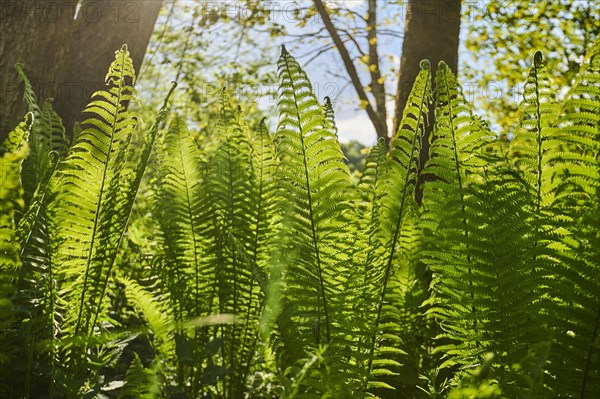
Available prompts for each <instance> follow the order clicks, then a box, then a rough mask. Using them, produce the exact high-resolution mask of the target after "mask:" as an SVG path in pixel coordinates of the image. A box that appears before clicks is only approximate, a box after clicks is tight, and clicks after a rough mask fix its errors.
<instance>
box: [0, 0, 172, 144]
mask: <svg viewBox="0 0 600 399" xmlns="http://www.w3.org/2000/svg"><path fill="white" fill-rule="evenodd" d="M0 2H1V4H2V15H1V19H0V54H1V58H0V83H1V85H2V93H1V96H0V98H1V99H0V140H3V139H4V138H5V137H6V135H7V134H8V132H9V131H10V129H11V128H13V127H14V126H15V125H16V123H17V122H18V121H19V120H20V118H21V117H22V114H23V112H24V111H25V106H24V105H23V101H22V95H21V91H22V85H20V84H19V80H18V76H17V73H16V72H15V70H14V65H15V64H16V63H17V62H19V63H22V64H24V70H25V72H26V73H27V75H28V77H29V79H30V80H31V83H32V86H33V88H34V90H35V91H36V94H38V100H39V101H42V100H44V99H46V98H48V97H52V98H54V108H55V109H56V111H57V112H58V114H59V115H60V116H61V117H62V118H63V122H64V125H65V127H66V128H67V132H69V133H71V132H72V128H73V124H74V123H75V122H76V121H78V120H80V119H81V117H82V115H81V112H82V111H83V109H84V108H85V106H86V105H87V103H88V102H89V100H90V96H91V95H92V94H93V92H94V91H96V90H98V89H99V88H102V87H104V77H105V75H106V71H107V69H108V66H109V65H110V63H111V62H112V61H113V59H114V52H115V50H118V49H119V48H121V46H122V45H123V44H124V43H127V45H128V47H129V51H130V52H131V58H132V60H133V65H134V67H135V68H136V71H138V70H139V68H140V66H141V64H142V60H143V58H144V55H145V53H146V48H147V46H148V42H149V40H150V36H151V35H152V31H153V29H154V24H155V22H156V18H157V17H158V13H159V11H160V9H161V7H162V0H137V1H130V0H84V1H83V2H82V3H81V5H80V7H79V8H78V7H77V1H76V0H65V1H61V2H44V1H39V0H22V1H20V2H9V1H5V0H0Z"/></svg>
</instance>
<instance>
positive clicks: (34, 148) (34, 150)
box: [15, 64, 69, 204]
mask: <svg viewBox="0 0 600 399" xmlns="http://www.w3.org/2000/svg"><path fill="white" fill-rule="evenodd" d="M15 68H16V69H17V72H18V74H19V78H20V79H21V80H22V81H23V85H24V95H23V97H24V99H25V102H26V103H27V108H28V111H29V112H30V113H32V114H33V116H34V120H33V126H32V129H31V134H30V136H29V147H30V154H29V156H28V158H27V160H26V162H25V165H24V167H23V185H24V188H25V201H26V204H29V202H30V200H31V197H32V196H33V193H34V191H35V190H36V188H37V186H38V184H39V182H40V181H41V180H43V179H44V177H45V176H46V174H47V172H48V169H47V168H48V164H49V161H50V160H49V156H50V153H51V152H53V151H54V152H56V153H57V154H58V155H59V156H60V157H61V158H63V157H64V156H65V155H66V154H67V150H68V148H69V141H68V139H67V136H66V134H65V128H64V127H63V124H62V120H61V118H60V117H59V116H58V115H57V114H56V112H55V111H54V109H53V108H52V99H50V98H49V99H46V100H45V101H44V104H43V106H42V108H40V107H39V105H38V99H37V96H36V95H35V92H34V91H33V88H32V86H31V83H30V82H29V79H28V78H27V76H26V75H25V72H24V71H23V66H22V65H20V64H17V65H16V66H15Z"/></svg>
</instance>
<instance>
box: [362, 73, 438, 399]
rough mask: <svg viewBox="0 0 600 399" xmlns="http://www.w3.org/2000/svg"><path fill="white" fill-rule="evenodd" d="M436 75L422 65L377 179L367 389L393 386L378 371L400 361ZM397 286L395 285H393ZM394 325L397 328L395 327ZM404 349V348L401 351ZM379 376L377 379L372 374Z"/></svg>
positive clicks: (367, 302)
mask: <svg viewBox="0 0 600 399" xmlns="http://www.w3.org/2000/svg"><path fill="white" fill-rule="evenodd" d="M430 81H431V75H430V66H429V63H427V62H423V63H422V64H421V72H419V75H418V76H417V78H416V80H415V84H414V85H413V89H412V90H411V94H410V96H409V100H408V103H407V107H406V109H405V110H404V114H403V118H402V122H401V124H400V129H399V130H398V132H397V133H396V135H395V136H394V138H393V140H392V143H391V147H390V152H389V154H388V157H387V160H386V161H384V163H383V165H382V172H381V173H382V176H381V177H380V178H379V179H378V180H377V183H376V186H375V193H376V194H375V195H376V197H377V201H378V205H377V206H376V207H374V211H375V210H376V212H377V215H376V218H375V220H374V221H375V222H376V226H375V227H371V228H370V231H371V234H370V237H369V245H368V253H367V256H366V265H367V267H366V270H365V275H366V286H365V289H366V291H365V294H364V295H365V299H364V303H365V306H368V308H367V309H365V311H364V312H365V314H366V316H367V317H368V318H369V319H370V320H369V321H368V322H367V323H366V325H367V326H370V332H369V333H368V338H367V341H366V342H367V346H366V349H367V353H366V366H365V376H364V377H363V380H364V388H363V389H364V390H366V389H367V388H382V387H390V386H389V384H386V383H384V382H383V381H381V379H380V378H378V376H382V375H388V374H390V372H391V371H390V370H389V368H390V367H396V366H398V362H397V361H394V360H393V358H394V356H396V355H397V354H398V353H399V351H398V346H397V345H398V344H399V339H398V330H397V329H395V328H394V327H392V326H393V325H394V324H395V323H396V322H397V321H398V320H397V318H396V317H395V316H394V314H395V313H396V309H395V307H396V305H398V303H397V300H400V299H399V298H397V296H396V294H397V293H398V291H396V290H395V289H394V288H396V287H394V286H395V273H399V272H400V270H401V269H402V268H404V267H409V266H407V265H402V262H401V260H400V256H399V255H400V254H401V253H402V252H404V251H407V250H410V249H407V248H405V247H403V241H404V239H403V238H404V237H405V235H406V234H407V233H408V234H409V235H410V234H411V232H408V231H407V230H408V229H411V228H412V227H409V226H413V227H414V225H412V224H411V223H409V222H408V220H409V219H410V217H411V216H410V215H411V213H412V212H413V210H414V189H415V184H416V182H417V173H418V172H417V171H418V169H419V167H418V154H419V143H420V137H421V136H422V134H423V130H424V128H425V124H426V121H425V115H426V114H427V112H428V107H429V101H430V98H431V93H430V90H431V87H430ZM392 287H394V288H392ZM390 327H392V328H390ZM400 353H401V352H400ZM372 376H373V377H375V378H372Z"/></svg>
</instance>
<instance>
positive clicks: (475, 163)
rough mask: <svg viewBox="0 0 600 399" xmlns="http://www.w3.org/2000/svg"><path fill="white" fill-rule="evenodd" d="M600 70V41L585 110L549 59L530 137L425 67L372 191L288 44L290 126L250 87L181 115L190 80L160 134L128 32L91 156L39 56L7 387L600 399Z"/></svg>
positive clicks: (527, 98)
mask: <svg viewBox="0 0 600 399" xmlns="http://www.w3.org/2000/svg"><path fill="white" fill-rule="evenodd" d="M599 62H600V42H599V41H596V43H595V44H594V45H593V46H592V47H591V49H590V50H589V53H588V55H587V56H586V58H585V61H584V64H583V66H582V69H581V71H580V72H579V75H578V77H577V79H576V80H575V84H574V86H573V88H572V89H571V90H570V91H569V93H568V94H567V96H566V100H565V101H564V102H562V103H561V102H558V101H557V100H556V98H555V96H554V94H553V92H552V90H551V86H552V84H551V79H550V78H549V74H548V72H547V71H546V68H545V66H544V60H543V58H542V56H541V54H540V53H536V54H535V56H534V57H533V63H532V66H531V69H530V71H529V74H528V75H527V81H526V84H525V94H524V99H523V102H522V104H521V106H520V108H519V112H520V117H519V120H518V127H517V129H516V131H515V133H514V139H513V140H512V141H511V142H510V143H509V145H508V146H507V145H506V142H505V141H504V140H502V139H501V138H499V136H497V135H495V134H494V133H492V132H491V131H490V130H489V128H488V127H487V124H485V122H483V121H482V120H480V119H479V118H478V117H476V116H475V115H474V113H473V110H472V108H471V105H470V104H469V103H468V101H467V100H466V99H465V96H464V95H463V92H462V89H461V87H460V85H459V84H458V83H457V81H456V78H455V77H454V76H453V74H452V73H451V71H450V69H449V68H448V67H447V66H445V65H444V64H440V66H439V68H438V70H437V74H436V76H435V77H434V79H433V87H432V76H431V68H430V65H429V63H428V62H426V61H424V62H422V64H421V67H422V68H421V72H420V73H419V75H418V77H417V78H416V81H415V84H414V85H413V87H412V91H411V94H410V96H409V101H408V105H407V107H406V109H405V110H404V115H403V118H402V122H401V124H400V129H399V131H398V132H397V133H396V134H395V136H394V138H393V141H392V144H391V148H390V150H389V152H388V151H387V150H386V147H385V143H384V142H383V141H380V142H379V143H378V144H377V145H376V146H374V147H373V148H372V149H371V151H370V153H369V154H368V156H367V157H366V159H365V164H364V169H363V170H362V173H361V176H360V179H358V181H357V182H356V183H355V182H354V181H353V179H352V175H351V174H350V170H349V168H348V166H347V165H346V164H345V157H344V154H343V153H342V149H341V146H340V144H339V142H338V140H337V130H336V125H335V120H334V117H333V112H332V107H331V103H330V102H329V101H328V100H326V101H325V103H324V104H323V105H321V104H320V103H319V101H318V100H317V98H316V96H315V95H314V93H313V92H312V86H311V82H310V80H309V79H308V77H307V75H306V74H305V73H304V71H303V70H302V69H301V67H300V65H299V64H298V62H297V61H296V60H295V59H294V58H293V57H292V56H291V55H290V54H289V53H288V52H287V51H286V50H285V48H284V49H283V51H282V54H281V57H280V59H279V63H278V73H279V80H280V82H279V121H278V124H277V130H276V131H275V132H274V133H273V134H270V133H269V132H268V130H267V125H266V123H265V121H264V120H262V121H260V123H255V121H252V120H250V121H248V120H247V117H245V116H244V114H243V112H242V110H241V108H240V107H239V106H238V107H236V106H234V105H232V102H231V100H230V99H229V97H228V94H227V91H226V90H223V93H222V95H221V98H220V111H219V118H218V119H217V120H215V121H214V129H213V131H212V132H211V134H210V135H209V134H206V133H201V134H198V133H197V132H195V131H194V129H188V127H187V126H196V125H195V124H194V123H188V122H189V121H188V118H187V116H184V115H177V116H174V117H173V118H172V119H171V120H170V123H169V127H168V128H167V129H166V130H165V129H162V127H163V126H164V125H165V124H166V122H167V118H169V112H168V106H169V105H168V103H167V100H168V98H169V96H167V100H165V103H164V104H163V107H162V108H161V110H160V112H159V114H158V115H157V116H156V120H155V122H154V124H153V126H152V127H150V128H149V129H144V128H142V127H141V125H140V123H139V121H138V114H137V111H135V110H134V108H133V107H128V105H129V103H131V102H134V101H136V92H135V89H134V84H135V73H134V71H133V67H132V64H131V60H130V59H129V56H128V52H127V49H126V47H124V48H122V49H121V50H120V51H118V52H117V53H116V59H115V61H114V63H113V64H112V65H111V67H110V69H109V73H108V75H107V88H106V90H103V91H99V92H97V93H95V95H94V97H93V98H92V101H91V103H90V105H89V106H88V108H87V114H88V116H89V117H88V118H87V119H86V120H84V121H83V122H81V124H80V126H81V131H80V133H79V134H78V135H77V137H76V139H75V140H74V142H73V144H72V145H70V147H69V148H68V149H67V148H66V146H67V145H68V143H67V142H66V141H65V140H64V130H63V129H62V128H61V126H60V120H59V118H58V117H57V116H56V114H54V112H53V111H52V110H51V107H50V104H51V103H50V102H46V104H47V106H45V107H44V108H42V109H41V110H40V109H39V107H38V106H37V103H36V99H35V95H34V94H33V91H32V90H31V87H30V85H29V84H28V83H27V79H26V77H25V76H23V75H22V72H21V75H22V78H23V80H24V82H25V93H26V95H25V98H26V100H27V102H28V104H29V109H30V113H29V114H28V115H27V117H26V118H25V121H24V122H23V123H22V124H21V125H19V126H18V127H17V129H15V131H14V132H12V133H11V134H10V135H9V138H8V140H7V142H6V143H4V144H3V146H2V147H1V148H0V151H1V158H0V161H1V163H0V172H1V175H0V177H1V179H2V186H1V189H0V210H1V214H0V251H1V252H0V255H1V258H0V262H1V263H0V287H1V288H2V290H1V295H2V296H1V297H0V323H1V330H0V338H1V340H0V367H1V368H2V369H1V371H2V372H1V373H0V394H1V395H2V396H3V397H8V398H11V397H14V398H17V397H54V398H79V397H90V398H91V397H109V398H112V397H115V398H163V397H164V398H166V397H169V398H170V397H178V398H192V397H194V398H195V397H215V398H250V397H252V398H274V397H277V398H289V399H291V398H297V399H301V398H332V399H348V398H411V399H414V398H443V397H446V398H455V399H458V398H497V397H508V398H547V397H560V398H571V397H578V398H588V397H592V396H593V394H594V393H595V392H598V391H599V390H600V375H599V374H598V370H600V349H599V347H598V340H599V325H600V298H599V296H598V293H599V292H600V285H599V281H600V278H599V277H600V265H599V263H598V259H599V258H600V253H598V248H600V242H598V238H599V235H598V226H599V225H600V219H598V215H600V209H599V203H600V201H599V195H600V183H599V181H600V180H599V179H600V175H599V170H600V168H599V164H598V152H599V150H600V135H599V130H600V118H599V117H598V115H600V96H599V95H600V64H599ZM174 88H175V86H173V88H172V89H171V92H172V91H173V89H174ZM170 94H171V93H169V95H170ZM432 108H433V109H434V110H435V116H436V118H435V125H434V126H433V133H432V134H431V138H430V140H431V147H430V148H431V150H430V157H429V160H428V161H427V164H426V165H424V167H423V168H421V167H420V165H419V164H418V162H419V152H420V144H421V138H422V136H423V133H424V130H425V128H426V126H427V124H428V123H429V121H428V119H427V116H428V114H429V111H430V109H432ZM191 120H192V121H193V120H194V118H191ZM198 137H200V138H202V139H203V141H199V140H197V138H198ZM207 137H210V138H211V139H210V141H207V140H206V138H207ZM155 143H156V145H155ZM419 171H421V172H419ZM419 173H423V176H419ZM144 175H146V176H145V177H144ZM25 181H27V184H31V185H32V186H31V187H29V188H28V186H27V185H26V184H25V183H24V182H25ZM419 181H423V182H424V183H423V185H424V186H423V193H424V196H423V201H422V205H418V204H417V202H416V201H415V193H416V192H417V191H418V189H419V188H418V187H416V186H417V184H418V182H419ZM28 190H29V191H28Z"/></svg>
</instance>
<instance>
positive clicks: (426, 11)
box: [394, 0, 461, 201]
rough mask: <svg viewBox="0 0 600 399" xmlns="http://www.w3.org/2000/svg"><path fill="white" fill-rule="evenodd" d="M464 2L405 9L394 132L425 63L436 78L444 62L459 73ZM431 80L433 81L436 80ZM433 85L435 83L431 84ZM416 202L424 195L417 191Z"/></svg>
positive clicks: (420, 2) (424, 1) (412, 3)
mask: <svg viewBox="0 0 600 399" xmlns="http://www.w3.org/2000/svg"><path fill="white" fill-rule="evenodd" d="M460 8H461V0H409V1H408V3H407V6H406V7H405V9H404V12H405V14H406V24H405V27H404V43H403V45H402V58H401V61H400V75H399V79H398V90H397V92H396V114H395V115H394V132H396V131H398V128H399V125H400V120H401V119H402V113H403V111H404V107H405V106H406V101H407V100H408V95H409V94H410V90H411V88H412V84H413V82H414V80H415V78H416V77H417V74H418V73H419V71H420V67H419V63H420V61H421V60H423V59H428V60H429V61H430V62H431V72H432V74H433V76H435V73H436V70H437V65H438V63H439V62H440V61H444V62H445V63H446V64H447V65H448V66H449V67H450V69H451V70H452V71H453V72H454V73H456V71H457V68H458V44H459V35H460V16H461V13H460ZM433 76H432V79H433ZM432 83H433V82H432ZM433 118H434V113H433V109H431V111H430V113H429V118H428V119H429V123H428V126H427V128H426V129H425V135H424V137H423V140H422V143H421V154H420V161H421V168H423V166H424V165H425V162H426V160H427V159H428V158H429V135H430V133H431V130H432V129H433ZM417 200H418V201H420V200H421V191H420V190H417Z"/></svg>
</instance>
